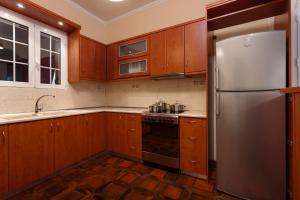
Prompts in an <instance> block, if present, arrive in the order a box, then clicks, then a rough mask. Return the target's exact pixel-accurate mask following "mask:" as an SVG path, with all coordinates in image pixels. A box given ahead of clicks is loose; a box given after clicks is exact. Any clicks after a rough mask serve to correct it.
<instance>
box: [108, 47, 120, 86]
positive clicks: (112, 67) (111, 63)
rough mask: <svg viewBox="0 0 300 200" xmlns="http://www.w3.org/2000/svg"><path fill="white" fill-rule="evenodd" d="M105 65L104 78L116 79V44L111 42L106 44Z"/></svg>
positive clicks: (117, 73)
mask: <svg viewBox="0 0 300 200" xmlns="http://www.w3.org/2000/svg"><path fill="white" fill-rule="evenodd" d="M106 60H107V65H106V70H107V71H106V73H107V74H106V78H107V80H108V81H110V80H116V79H118V78H119V70H118V45H117V44H111V45H108V46H107V58H106Z"/></svg>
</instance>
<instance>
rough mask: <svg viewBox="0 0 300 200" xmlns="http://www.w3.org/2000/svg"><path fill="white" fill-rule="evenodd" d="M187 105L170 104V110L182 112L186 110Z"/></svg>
mask: <svg viewBox="0 0 300 200" xmlns="http://www.w3.org/2000/svg"><path fill="white" fill-rule="evenodd" d="M185 107H186V106H185V105H182V104H179V103H175V104H173V105H170V112H171V113H182V112H184V108H185Z"/></svg>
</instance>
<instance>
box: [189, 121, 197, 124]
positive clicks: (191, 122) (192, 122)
mask: <svg viewBox="0 0 300 200" xmlns="http://www.w3.org/2000/svg"><path fill="white" fill-rule="evenodd" d="M189 123H190V124H195V123H197V121H189Z"/></svg>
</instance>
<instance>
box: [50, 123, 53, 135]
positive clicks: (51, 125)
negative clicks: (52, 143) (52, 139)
mask: <svg viewBox="0 0 300 200" xmlns="http://www.w3.org/2000/svg"><path fill="white" fill-rule="evenodd" d="M50 132H51V133H53V123H51V124H50Z"/></svg>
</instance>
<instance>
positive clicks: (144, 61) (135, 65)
mask: <svg viewBox="0 0 300 200" xmlns="http://www.w3.org/2000/svg"><path fill="white" fill-rule="evenodd" d="M148 68H149V67H148V56H142V57H138V58H133V59H128V60H124V61H120V62H119V78H126V77H129V76H145V75H149V73H148Z"/></svg>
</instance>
